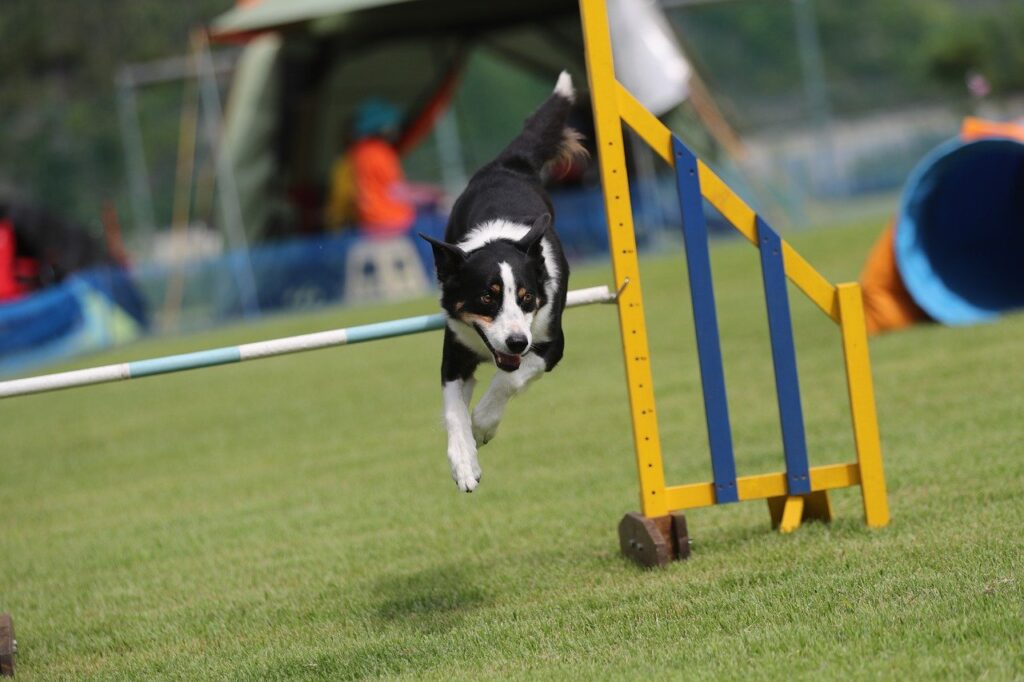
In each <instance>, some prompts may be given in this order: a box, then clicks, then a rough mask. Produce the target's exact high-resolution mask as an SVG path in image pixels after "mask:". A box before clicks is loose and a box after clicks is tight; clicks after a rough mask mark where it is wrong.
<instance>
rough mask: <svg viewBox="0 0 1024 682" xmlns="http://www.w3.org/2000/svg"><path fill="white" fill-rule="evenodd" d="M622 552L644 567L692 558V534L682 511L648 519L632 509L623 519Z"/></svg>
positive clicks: (621, 523)
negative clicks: (687, 527) (687, 528)
mask: <svg viewBox="0 0 1024 682" xmlns="http://www.w3.org/2000/svg"><path fill="white" fill-rule="evenodd" d="M619 547H620V548H621V549H622V553H623V554H624V555H626V556H627V557H629V558H630V559H632V560H633V561H635V562H636V563H638V564H640V565H641V566H644V567H645V568H654V567H655V566H664V565H665V564H667V563H669V562H670V561H676V560H682V559H688V558H689V557H690V534H689V532H688V531H687V530H686V517H685V516H684V515H683V513H682V512H675V513H673V514H668V515H666V516H656V517H654V518H648V517H646V516H644V515H643V514H638V513H636V512H630V513H628V514H626V515H625V516H623V517H622V520H621V521H619Z"/></svg>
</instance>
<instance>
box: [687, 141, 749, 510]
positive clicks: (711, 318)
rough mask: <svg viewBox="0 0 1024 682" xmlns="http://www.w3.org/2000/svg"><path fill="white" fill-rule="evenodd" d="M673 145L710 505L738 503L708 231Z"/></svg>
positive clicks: (690, 177)
mask: <svg viewBox="0 0 1024 682" xmlns="http://www.w3.org/2000/svg"><path fill="white" fill-rule="evenodd" d="M672 147H673V149H674V152H675V162H676V184H677V185H678V187H679V207H680V209H681V210H682V214H683V241H684V242H685V244H686V267H687V270H688V272H689V277H690V297H691V300H692V302H693V325H694V328H695V330H696V333H697V357H698V360H699V362H700V379H701V386H702V387H703V390H704V414H705V417H706V418H707V423H708V443H709V445H710V446H711V469H712V472H713V475H714V479H715V503H716V504H721V503H723V502H738V501H739V496H738V494H737V490H736V459H735V457H734V456H733V449H732V429H731V428H730V426H729V405H728V403H727V402H726V396H725V372H724V370H723V369H722V346H721V342H720V340H719V336H718V316H717V314H716V313H715V290H714V285H713V284H712V281H711V258H710V256H709V255H708V229H707V225H706V224H705V222H704V208H703V199H702V197H701V193H700V178H699V177H698V175H697V157H695V156H694V155H693V153H692V152H691V151H690V150H689V149H687V148H686V146H685V145H684V144H683V143H682V142H680V141H679V139H678V138H676V137H674V136H673V138H672Z"/></svg>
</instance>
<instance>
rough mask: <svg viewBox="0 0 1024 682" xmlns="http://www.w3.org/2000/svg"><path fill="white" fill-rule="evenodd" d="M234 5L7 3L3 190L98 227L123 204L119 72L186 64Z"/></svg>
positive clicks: (0, 61) (2, 57) (217, 0)
mask: <svg viewBox="0 0 1024 682" xmlns="http://www.w3.org/2000/svg"><path fill="white" fill-rule="evenodd" d="M231 5H232V0H185V1H182V2H166V1H164V0H89V2H81V0H3V2H2V6H0V73H2V74H3V80H2V83H0V101H2V102H3V107H2V108H0V131H2V132H0V187H4V186H6V187H8V188H10V189H13V190H15V191H17V192H21V193H25V194H27V195H28V196H29V197H31V198H33V199H34V200H36V201H38V202H39V203H40V204H42V205H44V206H46V207H47V208H50V209H51V210H54V211H55V212H58V213H61V214H63V215H66V216H69V217H74V218H76V219H78V220H80V221H82V222H85V223H87V224H90V225H92V226H94V227H97V226H98V217H99V215H100V207H101V205H102V203H103V202H104V201H108V200H113V199H115V198H117V197H119V196H120V195H121V194H123V192H122V191H121V189H122V187H121V185H122V184H123V178H124V171H123V164H122V161H121V159H122V154H121V147H120V144H121V143H120V131H119V128H118V121H117V116H116V99H115V93H114V78H115V76H116V73H117V70H118V68H119V67H120V65H122V64H125V63H131V62H138V61H144V60H148V59H156V58H160V57H166V56H169V55H177V54H183V53H184V52H185V51H186V50H187V46H188V33H189V30H190V29H191V28H192V27H193V26H195V25H199V24H202V23H204V22H206V21H208V20H209V19H210V18H211V17H213V16H215V15H216V14H218V13H219V12H222V11H224V10H225V9H228V8H229V7H230V6H231ZM143 123H145V120H143ZM121 208H122V209H124V208H125V207H124V206H122V207H121ZM122 213H124V211H123V210H122Z"/></svg>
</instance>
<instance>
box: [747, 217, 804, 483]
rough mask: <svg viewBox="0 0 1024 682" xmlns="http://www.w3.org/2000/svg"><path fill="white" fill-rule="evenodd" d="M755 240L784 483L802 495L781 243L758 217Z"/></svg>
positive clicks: (796, 388)
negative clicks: (784, 476)
mask: <svg viewBox="0 0 1024 682" xmlns="http://www.w3.org/2000/svg"><path fill="white" fill-rule="evenodd" d="M757 239H758V246H759V247H760V248H759V250H760V252H761V274H762V275H763V277H764V299H765V303H766V305H767V307H768V333H769V335H770V336H771V341H772V363H773V364H774V365H775V393H776V395H777V396H778V399H779V421H780V422H781V423H782V447H783V449H784V450H785V453H786V482H787V484H788V488H789V494H790V495H804V494H806V493H809V492H811V479H810V474H809V473H808V468H809V465H808V463H807V440H806V437H805V435H804V412H803V408H802V407H801V405H800V382H799V380H798V378H797V370H796V346H795V344H794V343H793V322H792V320H791V318H790V315H789V296H788V294H787V291H786V271H785V266H784V265H783V261H782V240H781V239H779V235H778V234H776V233H775V231H774V230H772V228H770V227H768V224H767V223H765V222H764V221H763V220H761V218H760V217H758V218H757Z"/></svg>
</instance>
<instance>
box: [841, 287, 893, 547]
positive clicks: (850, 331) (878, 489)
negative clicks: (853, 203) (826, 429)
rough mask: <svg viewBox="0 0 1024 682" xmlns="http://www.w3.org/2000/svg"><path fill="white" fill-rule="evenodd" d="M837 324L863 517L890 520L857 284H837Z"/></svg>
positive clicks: (878, 522)
mask: <svg viewBox="0 0 1024 682" xmlns="http://www.w3.org/2000/svg"><path fill="white" fill-rule="evenodd" d="M837 289H838V295H839V296H838V297H839V325H840V329H841V331H842V336H843V356H844V358H845V361H846V387H847V390H848V391H849V396H850V418H851V420H852V421H853V438H854V445H855V447H856V450H857V464H858V466H859V467H860V491H861V495H862V497H863V501H864V521H865V523H867V525H868V526H869V527H870V528H881V527H882V526H885V525H887V524H888V523H889V501H888V497H887V493H886V489H885V471H884V470H883V468H882V446H881V442H880V440H879V436H878V414H877V410H876V409H875V390H874V386H873V384H872V381H871V360H870V358H869V357H868V334H867V327H866V325H865V323H864V300H863V298H862V295H861V289H860V285H858V284H852V283H847V284H840V285H838V287H837Z"/></svg>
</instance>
